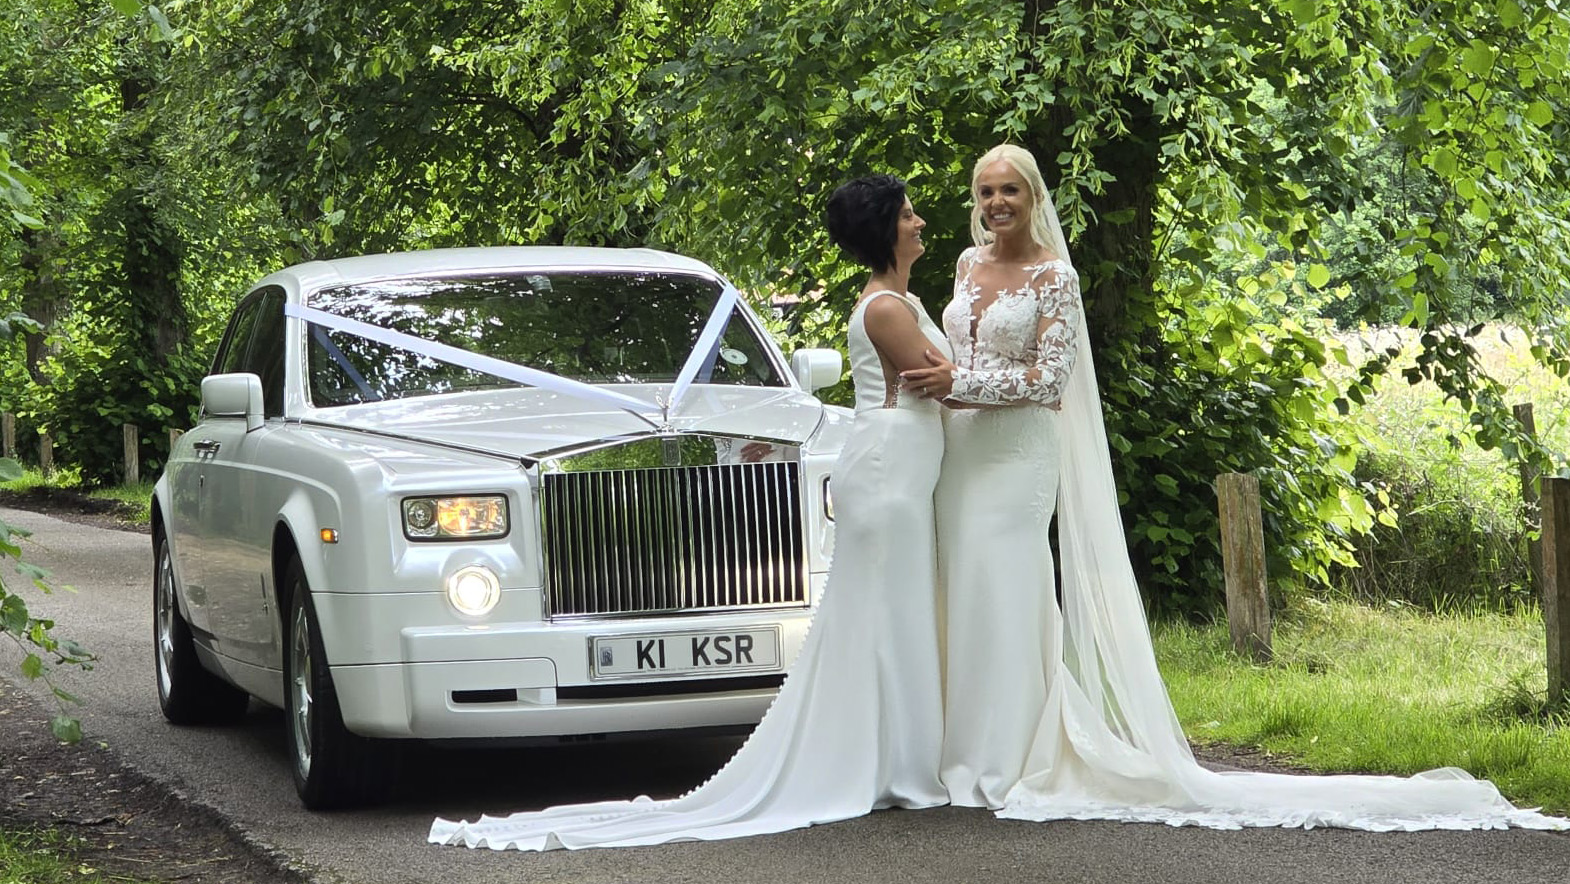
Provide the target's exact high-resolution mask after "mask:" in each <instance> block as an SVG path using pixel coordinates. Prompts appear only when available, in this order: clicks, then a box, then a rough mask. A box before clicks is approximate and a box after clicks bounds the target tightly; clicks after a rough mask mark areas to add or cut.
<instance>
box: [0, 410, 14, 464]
mask: <svg viewBox="0 0 1570 884" xmlns="http://www.w3.org/2000/svg"><path fill="white" fill-rule="evenodd" d="M0 457H13V458H14V457H16V415H14V414H12V413H11V412H9V411H8V412H6V413H5V414H0Z"/></svg>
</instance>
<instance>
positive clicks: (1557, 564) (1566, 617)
mask: <svg viewBox="0 0 1570 884" xmlns="http://www.w3.org/2000/svg"><path fill="white" fill-rule="evenodd" d="M1542 485H1543V494H1542V507H1543V510H1542V511H1543V587H1542V594H1543V627H1544V632H1545V633H1546V637H1547V639H1548V703H1549V705H1550V706H1553V707H1555V708H1561V709H1562V708H1564V707H1565V706H1567V705H1570V479H1558V478H1545V479H1543V480H1542Z"/></svg>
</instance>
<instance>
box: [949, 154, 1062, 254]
mask: <svg viewBox="0 0 1570 884" xmlns="http://www.w3.org/2000/svg"><path fill="white" fill-rule="evenodd" d="M998 160H1002V161H1003V162H1005V163H1008V164H1009V166H1010V167H1012V168H1013V169H1014V171H1016V172H1018V173H1019V176H1020V177H1021V178H1024V179H1025V186H1027V187H1029V188H1030V238H1031V239H1033V240H1035V241H1036V244H1037V245H1039V246H1043V247H1045V248H1046V249H1047V250H1048V251H1051V252H1053V253H1054V254H1053V257H1056V258H1064V257H1067V256H1066V255H1062V254H1058V252H1059V251H1060V249H1061V248H1062V247H1061V246H1060V245H1058V244H1057V243H1055V242H1053V236H1052V222H1051V221H1049V220H1048V218H1049V216H1048V214H1047V213H1048V212H1049V211H1051V206H1052V195H1051V194H1050V193H1048V192H1047V182H1046V179H1044V178H1042V177H1041V168H1040V167H1039V166H1037V165H1036V158H1035V157H1034V156H1032V155H1031V153H1030V151H1028V150H1026V149H1024V148H1023V147H1020V146H1019V145H1017V144H1000V145H998V146H997V147H994V148H993V149H991V150H989V151H987V152H986V153H984V154H982V155H981V159H979V160H977V161H976V167H975V168H974V169H972V170H971V173H970V202H971V207H970V238H971V239H972V240H974V241H975V243H976V245H978V246H984V245H986V244H987V243H989V242H992V231H990V230H988V229H987V226H986V225H985V224H983V223H981V196H980V194H978V193H977V192H976V188H977V186H976V182H977V181H978V180H979V179H980V178H981V173H982V171H983V170H985V169H986V168H987V167H988V166H990V165H992V164H993V163H995V162H997V161H998Z"/></svg>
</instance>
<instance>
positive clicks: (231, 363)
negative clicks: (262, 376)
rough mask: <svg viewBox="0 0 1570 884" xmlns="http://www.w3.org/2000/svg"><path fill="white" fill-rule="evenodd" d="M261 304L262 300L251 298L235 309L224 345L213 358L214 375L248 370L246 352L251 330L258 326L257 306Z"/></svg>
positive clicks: (219, 347) (249, 342) (226, 332)
mask: <svg viewBox="0 0 1570 884" xmlns="http://www.w3.org/2000/svg"><path fill="white" fill-rule="evenodd" d="M260 303H261V299H260V298H257V297H255V296H250V297H247V298H245V299H244V300H242V301H241V302H240V306H239V307H237V308H235V311H234V317H233V318H231V319H230V320H229V329H228V330H227V331H225V332H224V339H223V343H221V344H219V345H218V355H217V356H215V357H213V374H228V373H230V372H235V371H246V370H247V369H246V368H245V367H244V366H245V351H246V348H247V347H249V346H250V344H251V328H252V327H253V326H255V325H256V312H257V306H258V305H259V304H260Z"/></svg>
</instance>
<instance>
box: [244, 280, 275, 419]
mask: <svg viewBox="0 0 1570 884" xmlns="http://www.w3.org/2000/svg"><path fill="white" fill-rule="evenodd" d="M283 301H284V294H283V289H281V288H278V287H277V286H269V287H268V288H266V289H263V290H262V291H261V299H260V303H259V305H258V307H257V310H256V320H255V323H254V325H253V326H252V329H251V346H250V347H249V349H248V350H247V353H246V358H245V367H244V368H242V369H240V371H248V372H251V373H253V374H255V375H256V376H257V377H259V378H261V379H262V411H263V413H264V414H265V415H266V416H267V417H283V373H284V372H283V330H284V321H283Z"/></svg>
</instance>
